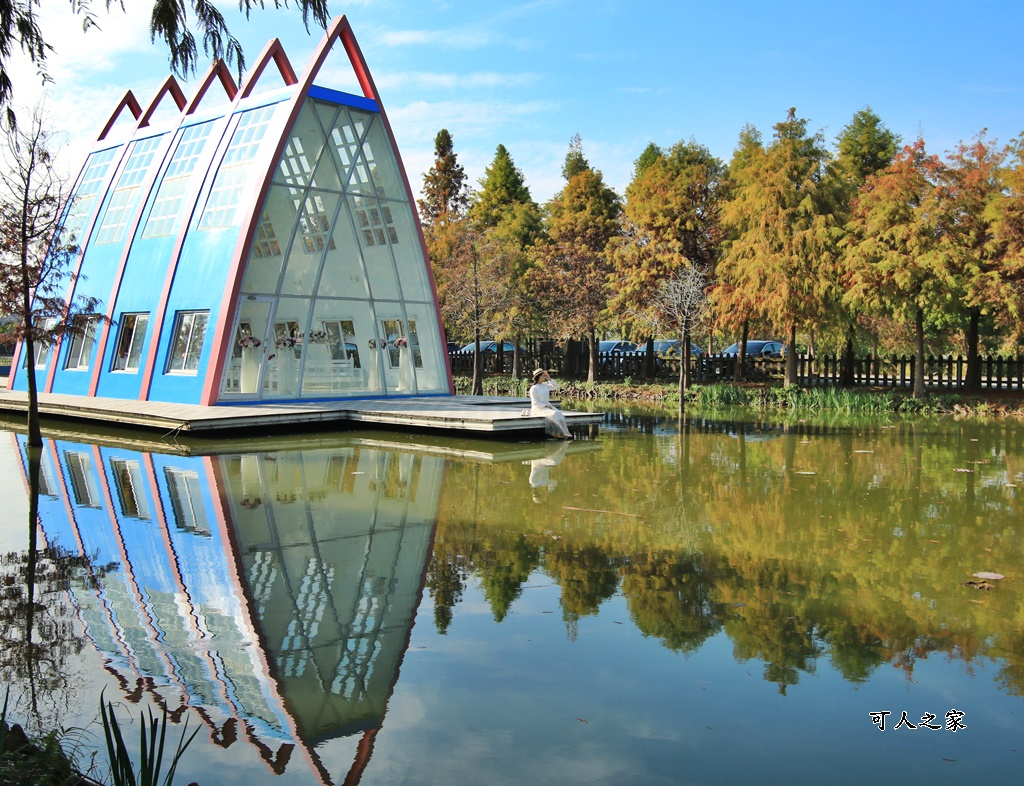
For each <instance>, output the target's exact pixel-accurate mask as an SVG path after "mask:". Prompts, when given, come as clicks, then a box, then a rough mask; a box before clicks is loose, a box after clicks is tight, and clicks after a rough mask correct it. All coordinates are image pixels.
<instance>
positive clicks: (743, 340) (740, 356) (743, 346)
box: [732, 319, 750, 385]
mask: <svg viewBox="0 0 1024 786" xmlns="http://www.w3.org/2000/svg"><path fill="white" fill-rule="evenodd" d="M749 331H750V320H749V319H744V320H743V334H742V336H741V337H740V351H739V352H738V353H736V370H735V372H734V374H733V380H732V381H733V382H735V383H736V384H737V385H738V384H739V383H740V382H742V381H743V364H744V363H745V362H746V360H747V334H748V333H749Z"/></svg>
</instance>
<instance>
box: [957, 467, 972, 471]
mask: <svg viewBox="0 0 1024 786" xmlns="http://www.w3.org/2000/svg"><path fill="white" fill-rule="evenodd" d="M953 471H954V472H974V470H973V469H967V467H957V468H956V469H954V470H953Z"/></svg>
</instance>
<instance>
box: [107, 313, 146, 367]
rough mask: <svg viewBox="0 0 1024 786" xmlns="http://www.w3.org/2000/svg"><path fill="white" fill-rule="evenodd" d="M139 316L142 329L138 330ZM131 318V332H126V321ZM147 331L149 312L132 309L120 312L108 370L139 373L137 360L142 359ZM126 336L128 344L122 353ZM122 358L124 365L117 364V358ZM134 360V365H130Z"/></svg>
mask: <svg viewBox="0 0 1024 786" xmlns="http://www.w3.org/2000/svg"><path fill="white" fill-rule="evenodd" d="M140 318H141V321H142V331H141V333H140V332H139V322H140ZM128 320H132V326H131V333H130V334H127V335H126V333H125V331H126V330H127V329H128V327H127V322H128ZM148 331H149V312H148V311H133V312H130V313H127V314H121V320H120V323H119V324H118V329H117V340H116V342H115V343H114V356H113V357H112V358H111V359H110V371H111V372H112V373H115V374H138V373H139V362H140V361H141V359H142V349H143V347H144V346H145V343H146V333H147V332H148ZM126 337H127V338H128V346H127V348H126V350H125V351H124V352H123V353H122V351H121V349H122V345H123V344H124V340H125V338H126ZM121 358H124V365H123V366H119V365H118V360H119V359H121ZM133 361H134V364H135V365H134V366H133V365H131V364H132V362H133Z"/></svg>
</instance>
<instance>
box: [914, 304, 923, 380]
mask: <svg viewBox="0 0 1024 786" xmlns="http://www.w3.org/2000/svg"><path fill="white" fill-rule="evenodd" d="M914 398H924V309H922V308H921V307H920V306H918V307H917V315H916V317H915V318H914Z"/></svg>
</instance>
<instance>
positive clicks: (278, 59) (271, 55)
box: [241, 38, 299, 98]
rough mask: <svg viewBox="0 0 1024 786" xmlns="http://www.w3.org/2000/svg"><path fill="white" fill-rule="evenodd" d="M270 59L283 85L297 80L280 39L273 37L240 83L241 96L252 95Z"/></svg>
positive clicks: (292, 83) (291, 83)
mask: <svg viewBox="0 0 1024 786" xmlns="http://www.w3.org/2000/svg"><path fill="white" fill-rule="evenodd" d="M271 60H273V61H274V65H276V66H277V71H278V73H279V74H280V75H281V79H282V80H283V81H284V83H285V85H288V86H291V85H294V84H295V83H296V82H298V81H299V80H298V79H296V78H295V71H294V70H293V69H292V64H291V63H290V62H289V60H288V55H287V54H285V51H284V47H283V46H282V45H281V41H280V39H277V38H275V39H273V40H272V41H270V42H269V43H268V44H267V45H266V46H265V47H264V48H263V51H262V52H261V53H260V56H259V59H258V60H257V61H256V65H255V66H254V67H253V69H252V71H250V72H249V75H248V76H246V78H245V82H244V83H243V84H242V91H241V98H248V97H249V96H250V95H252V93H253V91H254V90H255V89H256V84H257V82H259V80H260V77H261V76H262V75H263V71H264V70H265V69H266V67H267V65H268V64H269V63H270V61H271Z"/></svg>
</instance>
